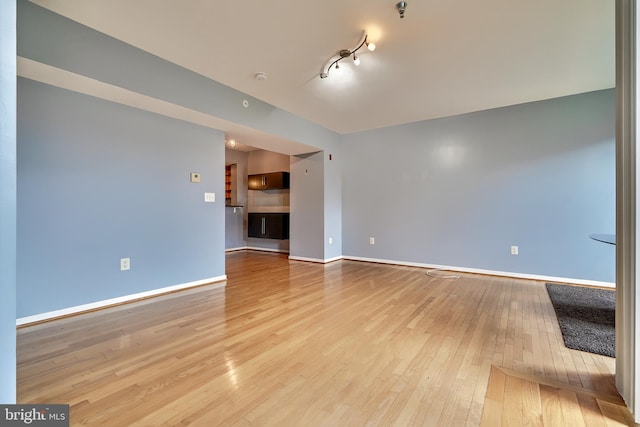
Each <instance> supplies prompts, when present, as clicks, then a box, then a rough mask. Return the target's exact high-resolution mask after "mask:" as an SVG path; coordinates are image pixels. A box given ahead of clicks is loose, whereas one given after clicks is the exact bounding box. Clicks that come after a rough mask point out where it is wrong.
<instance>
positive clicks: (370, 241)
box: [369, 237, 376, 245]
mask: <svg viewBox="0 0 640 427" xmlns="http://www.w3.org/2000/svg"><path fill="white" fill-rule="evenodd" d="M369 244H370V245H375V244H376V239H375V238H373V237H369Z"/></svg>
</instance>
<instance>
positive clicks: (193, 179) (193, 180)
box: [191, 172, 200, 182]
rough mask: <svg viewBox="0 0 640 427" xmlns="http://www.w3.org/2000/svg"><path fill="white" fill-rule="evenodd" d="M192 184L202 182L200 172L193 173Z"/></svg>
mask: <svg viewBox="0 0 640 427" xmlns="http://www.w3.org/2000/svg"><path fill="white" fill-rule="evenodd" d="M191 182H200V173H199V172H191Z"/></svg>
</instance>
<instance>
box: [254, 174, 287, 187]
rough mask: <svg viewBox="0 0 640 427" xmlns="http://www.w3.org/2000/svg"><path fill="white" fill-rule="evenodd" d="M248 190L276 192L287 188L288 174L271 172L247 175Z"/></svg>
mask: <svg viewBox="0 0 640 427" xmlns="http://www.w3.org/2000/svg"><path fill="white" fill-rule="evenodd" d="M247 185H248V187H249V190H276V189H281V188H289V172H271V173H261V174H257V175H249V177H248V179H247Z"/></svg>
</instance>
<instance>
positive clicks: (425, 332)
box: [18, 252, 633, 426]
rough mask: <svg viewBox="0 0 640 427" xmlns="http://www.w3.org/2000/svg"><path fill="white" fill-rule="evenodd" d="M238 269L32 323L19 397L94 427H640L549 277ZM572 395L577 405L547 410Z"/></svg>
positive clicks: (24, 342) (604, 360)
mask: <svg viewBox="0 0 640 427" xmlns="http://www.w3.org/2000/svg"><path fill="white" fill-rule="evenodd" d="M227 275H228V282H227V286H226V288H220V289H212V287H210V286H204V287H200V288H196V289H191V290H187V291H183V292H179V293H175V294H170V295H166V296H162V297H158V298H154V299H149V300H144V301H141V302H137V303H132V304H128V305H122V306H119V307H114V308H110V309H106V310H102V311H97V312H93V313H88V314H84V315H79V316H75V317H71V318H66V319H61V320H56V321H53V322H48V323H44V324H40V325H35V326H30V327H25V328H21V329H19V330H18V401H19V402H20V403H69V404H70V405H71V422H72V425H91V426H129V425H139V426H159V425H197V426H214V425H223V426H263V425H264V426H267V425H273V426H321V425H322V426H362V425H385V426H386V425H390V426H391V425H396V426H410V425H416V426H418V425H434V426H463V425H470V426H477V425H480V424H481V423H482V425H485V426H493V425H508V426H514V425H554V426H555V425H571V426H575V425H603V426H604V425H629V424H631V425H632V424H633V423H632V422H631V421H629V420H630V419H631V418H630V416H629V414H628V412H627V411H626V409H625V408H623V407H621V406H620V405H619V403H620V400H619V396H618V394H617V392H616V390H615V386H614V369H615V361H614V359H612V358H608V357H604V356H597V355H593V354H589V353H584V352H579V351H575V350H569V349H567V348H565V347H564V345H563V342H562V336H561V334H560V330H559V328H558V324H557V322H556V319H555V314H554V312H553V307H552V306H551V303H550V301H549V297H548V295H547V293H546V290H545V287H544V283H542V282H535V281H529V280H514V279H509V278H501V277H487V276H480V275H467V274H463V275H461V277H460V278H458V279H455V280H452V279H443V278H436V277H431V276H430V275H427V274H426V270H424V269H420V268H412V267H401V266H390V265H379V264H370V263H361V262H355V261H337V262H334V263H330V264H327V265H320V264H313V263H305V262H297V261H289V260H288V259H287V257H286V256H284V255H280V254H270V253H258V252H234V253H230V254H228V255H227ZM490 378H491V381H490ZM509 378H511V380H509ZM514 378H515V379H517V380H521V381H524V382H522V383H520V382H518V381H514V380H513V379H514ZM490 383H491V387H489V393H488V394H487V390H488V386H489V384H490ZM531 384H533V386H532V385H531ZM536 384H537V385H536ZM565 386H566V387H567V390H569V393H575V394H576V396H577V397H576V401H578V404H576V405H573V406H572V405H570V404H567V405H565V406H562V407H560V406H557V407H554V406H549V405H552V403H553V400H552V399H551V398H550V397H548V395H544V393H545V392H546V391H549V390H551V392H553V391H554V390H555V391H558V390H562V389H563V388H564V387H565ZM536 387H538V388H537V390H538V392H537V394H536V392H535V391H532V390H533V389H535V388H536ZM545 387H546V389H545ZM540 390H543V391H542V394H543V395H544V396H546V397H544V398H540V396H541V394H540V393H541V392H540ZM581 393H582V394H581ZM584 393H586V395H587V396H594V395H595V396H596V397H599V398H601V401H602V402H604V406H603V407H604V409H602V407H598V406H597V404H596V405H595V407H594V404H592V403H589V402H587V403H585V404H584V405H582V406H581V405H580V402H581V400H580V399H582V397H581V396H583V395H584ZM589 393H592V394H591V395H589ZM541 399H542V400H541ZM571 399H573V398H571ZM571 399H568V400H571ZM615 399H618V400H615ZM565 400H567V399H565ZM583 400H584V399H583ZM515 401H517V402H518V403H517V404H514V403H513V402H515ZM485 402H486V403H485ZM523 402H524V403H523ZM550 402H551V403H550ZM611 405H613V406H614V407H615V411H613V410H612V409H611ZM538 407H540V408H542V407H544V408H545V411H538V412H536V411H537V409H535V408H538ZM531 408H534V409H535V410H533V409H531ZM585 408H586V409H585ZM483 409H484V411H485V413H484V415H483ZM556 411H560V412H556ZM560 413H561V414H562V416H560V415H558V414H560ZM545 414H546V415H547V418H545ZM553 414H556V415H558V416H557V417H555V418H549V416H552V415H553Z"/></svg>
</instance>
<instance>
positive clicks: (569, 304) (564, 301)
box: [547, 283, 616, 357]
mask: <svg viewBox="0 0 640 427" xmlns="http://www.w3.org/2000/svg"><path fill="white" fill-rule="evenodd" d="M547 292H548V293H549V297H551V302H552V303H553V308H554V309H555V311H556V316H557V317H558V323H559V324H560V330H561V331H562V338H563V339H564V345H565V346H567V347H569V348H573V349H575V350H582V351H587V352H589V353H595V354H602V355H603V356H609V357H615V356H616V353H615V351H616V335H615V323H616V321H615V317H616V316H615V312H616V305H615V299H616V293H615V291H613V290H608V289H596V288H585V287H581V286H570V285H556V284H553V283H547Z"/></svg>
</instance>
